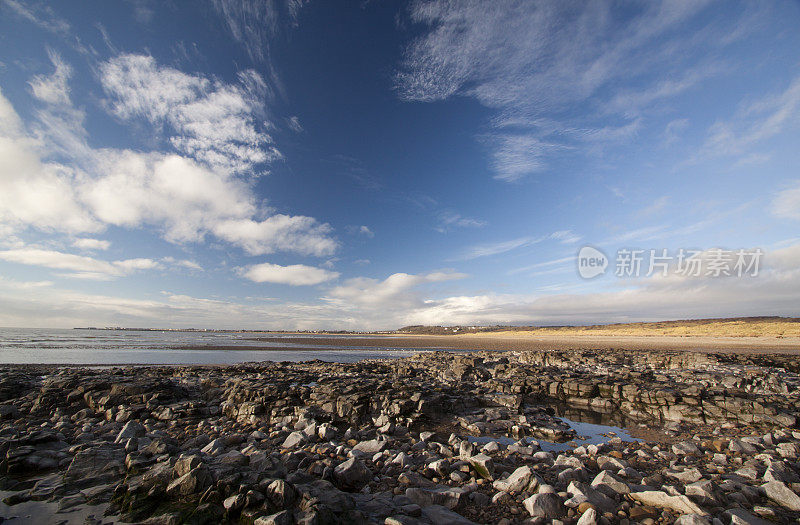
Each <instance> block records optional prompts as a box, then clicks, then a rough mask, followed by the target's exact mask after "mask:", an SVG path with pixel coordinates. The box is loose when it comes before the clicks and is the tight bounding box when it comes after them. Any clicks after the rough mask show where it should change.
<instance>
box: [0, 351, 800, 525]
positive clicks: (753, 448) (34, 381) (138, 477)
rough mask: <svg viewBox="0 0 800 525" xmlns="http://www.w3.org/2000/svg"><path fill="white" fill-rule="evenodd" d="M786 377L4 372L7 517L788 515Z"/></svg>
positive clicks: (582, 372) (439, 367) (737, 364)
mask: <svg viewBox="0 0 800 525" xmlns="http://www.w3.org/2000/svg"><path fill="white" fill-rule="evenodd" d="M798 372H799V370H798V364H797V363H796V362H795V360H794V359H793V358H791V357H789V356H768V355H766V356H753V355H738V354H731V353H725V354H714V353H704V354H692V353H684V352H669V351H635V352H632V351H612V350H594V351H592V350H577V351H576V350H563V351H562V350H559V351H550V352H546V351H530V352H503V353H499V352H475V353H446V352H436V353H421V354H419V355H417V356H415V357H413V358H408V359H403V360H379V361H361V362H358V363H350V364H339V363H323V362H320V361H315V362H308V363H271V362H265V363H256V364H245V365H235V366H222V367H199V366H175V367H117V368H74V367H72V368H65V367H45V366H27V367H8V366H7V367H3V368H0V458H2V461H0V491H2V496H3V497H4V500H3V502H4V503H3V507H2V512H0V521H2V518H5V519H8V520H11V518H12V517H14V516H17V517H18V518H19V521H14V520H11V521H10V522H11V523H24V522H26V521H25V520H27V522H28V523H59V522H63V523H98V524H99V523H117V522H133V523H158V524H162V523H163V524H173V523H174V524H178V523H198V524H200V523H208V524H216V523H248V524H249V523H255V524H256V525H268V524H281V525H283V524H293V523H302V524H328V523H331V524H333V523H385V524H387V525H397V524H399V525H410V524H418V523H424V524H454V525H457V524H468V523H504V524H509V523H561V524H579V525H590V524H594V523H602V524H609V523H620V524H635V523H640V524H642V525H650V524H655V523H679V524H682V525H687V524H711V523H714V524H716V523H722V524H746V523H751V524H759V523H791V522H798V520H799V519H800V496H798V494H797V493H798V492H800V463H799V462H798V461H799V460H800V428H798V419H797V417H798V415H799V414H800V403H798V401H799V400H798V385H800V375H798ZM559 414H560V415H563V414H567V415H568V416H569V417H571V418H572V419H576V420H591V421H595V422H597V421H602V422H604V423H613V424H616V425H618V426H625V427H626V428H627V429H628V430H629V432H630V433H631V434H632V435H633V436H635V437H637V438H639V439H634V438H630V437H626V439H625V440H623V439H622V438H621V437H620V436H616V437H615V436H613V435H611V434H607V435H606V436H605V437H604V438H602V439H594V440H590V441H586V440H582V439H581V436H580V435H579V434H578V433H577V432H576V430H575V428H580V427H575V425H571V424H570V422H569V421H565V420H564V419H561V418H560V417H558V415H559ZM574 427H575V428H574Z"/></svg>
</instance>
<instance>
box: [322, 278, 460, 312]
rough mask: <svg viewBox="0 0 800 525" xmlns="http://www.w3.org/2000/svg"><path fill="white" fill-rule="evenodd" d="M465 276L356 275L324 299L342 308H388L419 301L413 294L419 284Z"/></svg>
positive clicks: (332, 290)
mask: <svg viewBox="0 0 800 525" xmlns="http://www.w3.org/2000/svg"><path fill="white" fill-rule="evenodd" d="M465 277H466V275H465V274H463V273H455V272H432V273H428V274H422V275H413V274H407V273H395V274H392V275H390V276H389V277H387V278H386V279H384V280H383V281H380V280H378V279H372V278H368V277H356V278H353V279H347V280H346V281H345V282H344V283H343V284H342V285H341V286H337V287H335V288H332V289H331V290H330V291H329V292H328V296H327V297H325V298H324V299H327V300H328V301H330V302H331V303H332V304H336V305H340V306H343V307H350V306H353V305H356V306H367V307H374V308H377V309H380V308H386V309H387V311H389V310H395V309H397V308H403V307H408V306H409V305H410V304H416V303H418V302H419V301H420V299H419V298H418V296H417V294H416V293H414V289H415V288H416V287H418V286H420V285H423V284H427V283H438V282H443V281H451V280H454V279H463V278H465Z"/></svg>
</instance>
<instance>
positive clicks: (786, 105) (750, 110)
mask: <svg viewBox="0 0 800 525" xmlns="http://www.w3.org/2000/svg"><path fill="white" fill-rule="evenodd" d="M798 125H800V76H798V77H795V78H794V79H793V80H792V82H791V83H790V84H789V85H788V86H787V87H786V88H785V89H784V90H782V91H781V92H779V93H773V94H770V95H767V96H764V97H763V98H761V99H760V100H756V101H751V102H750V103H748V104H745V105H743V106H742V107H741V108H740V109H739V110H738V111H737V112H736V113H735V115H734V116H733V117H732V118H731V119H729V120H724V121H723V120H720V121H717V122H715V123H714V124H713V125H712V126H711V127H710V128H709V130H708V137H707V138H706V141H705V143H704V144H703V145H702V147H701V149H700V151H699V152H697V154H696V155H695V160H697V159H703V158H709V157H719V156H734V157H740V161H742V160H745V161H746V160H747V159H748V157H749V155H751V154H752V153H754V152H752V148H753V147H755V146H757V145H759V144H762V143H763V142H764V141H765V140H767V139H769V138H771V137H774V136H776V135H778V134H779V133H782V132H783V131H785V130H787V129H790V128H792V127H794V128H796V127H797V126H798ZM755 153H756V154H757V155H763V154H764V153H763V151H757V152H755Z"/></svg>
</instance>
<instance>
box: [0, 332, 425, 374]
mask: <svg viewBox="0 0 800 525" xmlns="http://www.w3.org/2000/svg"><path fill="white" fill-rule="evenodd" d="M259 335H261V336H263V335H265V334H263V333H255V332H204V331H175V330H163V331H161V330H107V329H102V330H98V329H83V328H78V329H40V328H0V364H47V365H101V366H110V365H225V364H236V363H247V362H254V361H294V362H299V361H311V360H315V359H316V360H320V361H329V362H339V363H352V362H355V361H360V360H363V359H398V358H403V357H408V356H411V355H413V354H415V353H418V352H421V351H426V349H420V348H413V349H412V348H402V347H401V346H398V347H396V348H384V347H381V348H378V347H375V348H371V347H363V346H360V347H348V346H347V345H346V340H345V338H347V339H352V338H353V337H354V336H353V335H340V336H337V335H331V334H325V335H324V337H326V338H331V337H332V338H341V339H342V343H343V344H342V345H332V346H326V347H325V348H323V349H313V348H312V349H310V348H309V346H313V345H309V344H305V343H304V339H309V338H311V337H319V335H320V334H307V335H305V334H274V333H270V334H269V337H270V338H275V337H278V338H280V339H285V340H286V341H285V342H283V341H281V342H274V341H271V342H266V341H258V340H257V337H258V336H259ZM370 337H373V336H370ZM398 343H400V341H399V340H398ZM430 350H433V349H430Z"/></svg>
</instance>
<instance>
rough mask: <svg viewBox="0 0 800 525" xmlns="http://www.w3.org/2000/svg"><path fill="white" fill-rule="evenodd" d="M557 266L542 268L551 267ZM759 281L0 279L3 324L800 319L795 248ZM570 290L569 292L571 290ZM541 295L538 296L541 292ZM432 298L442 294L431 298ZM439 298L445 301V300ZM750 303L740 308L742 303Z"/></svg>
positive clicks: (771, 257) (301, 325)
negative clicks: (489, 284)
mask: <svg viewBox="0 0 800 525" xmlns="http://www.w3.org/2000/svg"><path fill="white" fill-rule="evenodd" d="M561 262H562V261H561V260H555V261H546V262H544V263H541V264H540V266H542V267H547V266H556V265H558V264H560V263H561ZM763 262H764V266H763V268H762V271H761V272H760V273H759V276H758V277H743V278H736V277H731V278H709V277H701V278H678V277H670V278H650V279H638V280H628V281H625V282H624V283H623V282H620V283H619V286H617V287H615V288H612V289H611V290H610V291H603V292H590V293H581V292H580V289H581V287H580V286H574V287H572V288H573V289H574V290H575V291H573V292H571V293H566V292H564V291H558V289H557V288H554V289H550V290H546V292H547V293H538V294H506V295H502V294H474V295H467V294H458V295H453V294H447V293H446V292H447V290H444V291H443V290H437V289H431V288H430V287H431V286H433V285H435V284H436V283H444V282H446V281H448V280H451V279H458V278H463V277H464V275H463V274H457V273H451V272H434V273H429V274H422V275H412V274H405V273H398V274H394V275H391V276H389V277H387V278H386V279H384V280H379V279H370V278H356V279H349V280H347V281H345V282H344V283H343V284H342V285H341V286H338V287H334V288H332V289H331V290H330V291H329V292H328V294H327V295H326V296H325V297H323V299H324V302H323V303H322V304H308V303H293V302H276V301H274V300H269V301H266V302H264V301H260V300H257V299H248V300H247V301H244V302H239V301H236V300H231V299H224V298H216V299H209V298H201V297H192V296H188V295H185V294H180V293H172V292H164V300H151V299H133V298H118V297H111V296H105V295H97V294H95V295H92V294H85V293H79V292H74V291H70V290H63V289H58V288H54V287H53V286H52V283H49V282H37V283H24V282H16V281H9V280H7V279H5V280H4V279H2V278H0V290H2V292H3V293H0V325H6V326H31V325H40V326H48V327H53V326H65V327H69V326H81V325H87V324H95V325H128V326H141V325H148V326H165V327H170V326H171V327H180V326H183V327H186V326H200V327H202V326H206V327H216V328H265V329H266V328H273V329H287V328H288V329H315V328H328V329H336V328H338V329H341V328H351V329H387V328H396V327H399V326H403V325H407V324H446V325H448V324H510V323H514V324H570V323H591V322H622V321H639V320H658V319H685V318H701V317H732V316H742V315H793V316H798V315H800V310H798V303H797V297H798V295H800V269H798V268H800V244H796V243H795V244H793V245H790V246H787V247H785V248H782V249H779V250H774V251H769V252H767V253H765V255H764V257H763ZM566 288H570V287H569V286H568V287H566ZM542 291H543V292H545V290H544V289H542ZM437 292H438V293H437ZM442 292H444V293H442ZM742 297H747V299H748V300H747V301H745V302H742V300H741V298H742Z"/></svg>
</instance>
